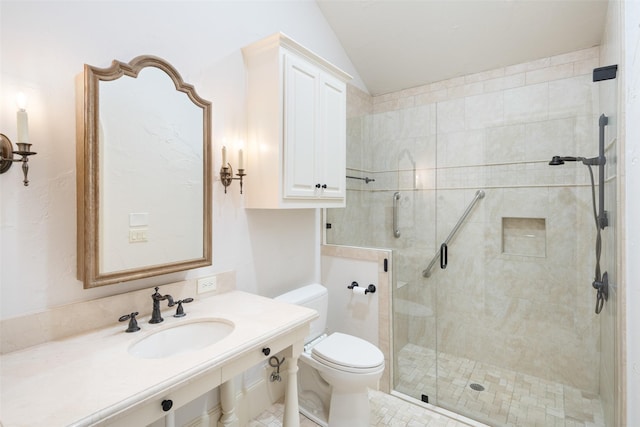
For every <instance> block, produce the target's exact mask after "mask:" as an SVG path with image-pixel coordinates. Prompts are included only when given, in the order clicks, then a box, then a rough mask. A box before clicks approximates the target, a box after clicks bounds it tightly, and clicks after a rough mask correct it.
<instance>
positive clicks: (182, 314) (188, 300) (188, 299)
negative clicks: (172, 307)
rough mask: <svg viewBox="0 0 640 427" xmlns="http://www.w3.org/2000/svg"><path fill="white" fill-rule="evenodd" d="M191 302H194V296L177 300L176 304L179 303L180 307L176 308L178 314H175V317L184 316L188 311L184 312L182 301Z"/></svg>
mask: <svg viewBox="0 0 640 427" xmlns="http://www.w3.org/2000/svg"><path fill="white" fill-rule="evenodd" d="M189 302H193V298H185V299H183V300H180V301H176V304H178V308H177V309H176V314H174V315H173V317H184V316H186V315H187V313H185V312H184V309H183V308H182V303H185V304H187V303H189Z"/></svg>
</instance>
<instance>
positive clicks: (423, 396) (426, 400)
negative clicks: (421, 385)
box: [420, 394, 429, 403]
mask: <svg viewBox="0 0 640 427" xmlns="http://www.w3.org/2000/svg"><path fill="white" fill-rule="evenodd" d="M420 400H422V401H423V402H424V403H429V396H427V395H426V394H423V395H422V396H421V397H420Z"/></svg>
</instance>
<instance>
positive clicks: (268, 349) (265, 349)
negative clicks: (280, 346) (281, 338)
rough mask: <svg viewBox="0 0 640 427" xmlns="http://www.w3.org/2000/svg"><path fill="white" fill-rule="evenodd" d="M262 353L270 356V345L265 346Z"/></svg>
mask: <svg viewBox="0 0 640 427" xmlns="http://www.w3.org/2000/svg"><path fill="white" fill-rule="evenodd" d="M262 354H264V355H265V356H268V355H269V354H271V349H270V348H269V347H265V348H263V349H262Z"/></svg>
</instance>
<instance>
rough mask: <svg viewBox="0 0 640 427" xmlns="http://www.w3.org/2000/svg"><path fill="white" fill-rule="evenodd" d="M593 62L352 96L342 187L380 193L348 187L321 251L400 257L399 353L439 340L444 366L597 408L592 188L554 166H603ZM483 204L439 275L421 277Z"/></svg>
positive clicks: (564, 58) (577, 59) (583, 57)
mask: <svg viewBox="0 0 640 427" xmlns="http://www.w3.org/2000/svg"><path fill="white" fill-rule="evenodd" d="M598 52H599V51H598V48H592V49H586V50H580V51H576V52H571V53H568V54H564V55H559V56H554V57H550V58H543V59H541V60H537V61H534V62H529V63H524V64H519V65H515V66H510V67H505V68H500V69H496V70H491V71H487V72H483V73H479V74H474V75H468V76H463V77H458V78H454V79H451V80H447V81H443V82H438V83H433V84H429V85H425V86H421V87H417V88H412V89H407V90H404V91H400V92H394V93H391V94H387V95H382V96H377V97H374V98H370V97H368V95H366V94H364V93H361V92H359V91H358V90H357V89H354V88H350V91H349V97H348V104H349V119H348V152H347V167H348V168H349V170H348V173H349V175H352V176H360V177H369V178H373V179H375V181H374V182H369V183H368V184H367V183H365V182H364V181H361V180H351V179H350V180H348V199H347V208H345V209H341V210H335V209H334V210H329V213H328V222H330V223H331V224H332V228H331V229H329V230H327V241H328V243H335V244H348V245H356V246H360V245H361V246H370V247H384V248H392V249H393V250H394V252H395V255H394V262H395V264H394V268H395V274H396V277H395V278H396V281H397V284H396V288H395V289H394V312H395V313H396V315H395V317H394V341H395V346H396V348H398V349H399V348H402V346H403V345H404V344H406V343H412V344H416V345H420V346H423V347H427V348H432V349H435V343H436V337H437V339H438V348H437V351H438V352H444V353H449V354H452V355H455V356H461V357H466V358H470V359H473V360H477V361H481V362H485V363H490V364H493V365H498V366H501V367H504V368H507V369H511V370H515V371H519V372H523V373H527V374H530V375H535V376H537V377H540V378H546V379H550V380H554V381H558V382H562V383H565V384H568V385H571V386H573V387H576V388H579V389H583V390H587V391H590V392H593V393H598V382H599V378H598V371H599V369H598V364H599V360H600V326H599V321H598V317H597V316H595V315H594V312H593V311H594V305H595V293H594V291H593V289H592V287H591V282H592V280H593V274H594V263H595V255H594V245H595V225H594V219H593V213H592V206H591V189H590V187H589V174H588V170H587V168H586V167H585V166H583V165H581V164H575V163H573V164H570V163H568V164H566V165H564V166H555V167H552V166H549V165H548V162H549V160H550V159H551V157H552V156H553V155H562V156H583V157H592V156H596V155H597V146H598V144H597V135H598V122H597V118H598V115H599V111H598V109H597V106H598V89H597V87H596V86H595V85H594V83H592V81H591V72H592V70H593V68H595V67H597V66H599V62H598ZM436 165H437V169H436ZM594 172H596V175H595V179H596V182H597V171H594ZM436 188H437V191H436ZM478 189H483V190H484V191H485V193H486V196H485V197H484V198H483V199H481V200H480V201H479V202H478V204H477V205H476V207H475V209H474V210H473V211H472V213H471V215H470V216H469V217H468V220H467V221H466V222H465V224H464V225H463V226H462V227H461V228H460V230H459V232H458V233H457V235H456V237H455V238H454V239H453V240H452V241H451V243H450V245H449V265H448V266H447V268H446V269H445V270H441V269H440V268H439V265H438V264H436V266H435V268H434V269H433V270H432V274H431V276H430V277H428V278H424V277H422V274H421V272H422V270H423V269H424V268H425V267H426V265H427V263H428V262H429V260H430V259H431V258H432V256H433V255H434V254H435V253H436V251H437V249H438V247H439V245H440V243H441V242H442V241H443V240H444V239H445V238H446V237H447V235H448V234H449V232H450V231H451V229H452V228H453V226H454V225H455V223H456V221H457V220H458V218H459V217H460V216H461V214H462V212H463V211H464V210H465V208H466V207H467V205H468V204H469V203H470V201H471V200H472V198H473V196H474V194H475V193H476V191H477V190H478ZM396 191H397V192H399V193H400V201H399V217H398V225H399V231H400V237H398V238H396V237H394V235H393V231H392V222H393V210H392V202H393V194H394V193H395V192H396ZM505 242H507V244H506V245H505ZM436 313H437V315H438V321H437V322H436V317H435V314H436ZM427 387H429V385H427Z"/></svg>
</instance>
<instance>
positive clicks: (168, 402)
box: [162, 399, 173, 412]
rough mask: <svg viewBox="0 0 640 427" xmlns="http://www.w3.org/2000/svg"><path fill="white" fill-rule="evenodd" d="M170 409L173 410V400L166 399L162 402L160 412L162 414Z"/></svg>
mask: <svg viewBox="0 0 640 427" xmlns="http://www.w3.org/2000/svg"><path fill="white" fill-rule="evenodd" d="M171 408H173V400H171V399H166V400H163V401H162V410H163V411H164V412H167V411H169V410H170V409H171Z"/></svg>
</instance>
